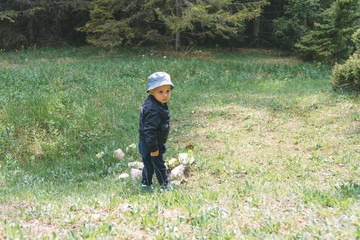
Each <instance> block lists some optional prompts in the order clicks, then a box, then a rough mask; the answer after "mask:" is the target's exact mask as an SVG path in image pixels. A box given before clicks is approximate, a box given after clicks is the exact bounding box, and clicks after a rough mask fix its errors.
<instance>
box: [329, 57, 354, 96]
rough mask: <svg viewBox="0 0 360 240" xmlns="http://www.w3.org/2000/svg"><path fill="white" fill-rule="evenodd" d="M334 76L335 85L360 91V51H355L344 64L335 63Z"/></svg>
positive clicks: (333, 83)
mask: <svg viewBox="0 0 360 240" xmlns="http://www.w3.org/2000/svg"><path fill="white" fill-rule="evenodd" d="M333 76H334V78H333V82H332V85H333V86H335V87H350V88H351V89H354V90H357V91H360V52H359V51H357V52H355V53H354V54H353V55H352V56H351V57H350V58H349V59H348V60H347V61H346V62H345V63H344V64H335V66H334V68H333Z"/></svg>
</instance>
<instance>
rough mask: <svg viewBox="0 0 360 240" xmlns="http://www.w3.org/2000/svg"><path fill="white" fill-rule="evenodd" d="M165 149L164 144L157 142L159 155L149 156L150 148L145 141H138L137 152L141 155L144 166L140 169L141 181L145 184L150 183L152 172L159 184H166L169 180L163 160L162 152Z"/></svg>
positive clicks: (148, 184)
mask: <svg viewBox="0 0 360 240" xmlns="http://www.w3.org/2000/svg"><path fill="white" fill-rule="evenodd" d="M165 151H166V146H165V145H164V144H159V156H156V157H151V156H150V150H149V147H148V145H147V144H146V142H144V141H142V140H140V141H139V152H140V154H141V156H142V161H143V163H144V168H143V170H142V180H141V183H142V184H144V185H147V186H150V185H151V184H152V177H153V175H154V173H155V174H156V178H157V180H158V181H159V183H160V185H166V184H167V183H168V182H169V180H168V177H167V174H166V167H165V160H164V159H163V153H165Z"/></svg>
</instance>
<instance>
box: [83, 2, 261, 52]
mask: <svg viewBox="0 0 360 240" xmlns="http://www.w3.org/2000/svg"><path fill="white" fill-rule="evenodd" d="M266 3H267V1H266V0H261V1H256V2H248V3H246V2H245V3H243V2H242V1H236V0H211V1H206V0H187V1H184V0H148V1H140V0H138V1H131V2H129V1H125V0H122V1H118V0H93V1H92V6H93V8H92V10H91V11H90V21H89V22H88V23H87V24H86V25H85V26H84V27H82V28H80V29H79V30H81V31H84V32H86V34H87V41H88V42H90V43H91V44H94V45H96V46H98V47H114V46H117V45H123V44H131V43H133V41H134V42H138V43H141V42H144V41H156V40H161V41H163V42H165V43H168V42H172V41H175V48H176V50H178V49H179V48H180V41H181V35H182V34H186V35H188V36H193V37H197V38H202V37H215V36H220V37H222V38H224V39H227V38H229V36H231V35H235V34H238V33H239V32H241V30H243V29H244V27H245V24H244V21H245V20H249V19H252V18H255V17H257V16H259V15H260V13H261V10H262V7H263V6H264V5H265V4H266Z"/></svg>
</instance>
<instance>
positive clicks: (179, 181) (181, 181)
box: [170, 178, 187, 186]
mask: <svg viewBox="0 0 360 240" xmlns="http://www.w3.org/2000/svg"><path fill="white" fill-rule="evenodd" d="M184 183H187V180H186V179H185V178H182V179H181V180H174V181H171V182H170V184H172V185H175V186H179V185H181V184H184Z"/></svg>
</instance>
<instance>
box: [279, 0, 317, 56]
mask: <svg viewBox="0 0 360 240" xmlns="http://www.w3.org/2000/svg"><path fill="white" fill-rule="evenodd" d="M321 11H322V9H321V7H320V0H315V1H314V0H306V1H304V0H289V1H287V4H286V5H285V6H284V12H285V13H284V16H282V17H280V18H277V19H275V20H273V24H274V25H273V26H274V35H275V37H276V39H277V41H278V44H279V45H280V47H283V48H287V49H289V48H291V47H293V46H294V44H295V42H297V41H298V40H299V38H300V37H302V36H303V35H304V34H305V33H306V32H307V31H308V30H309V29H311V28H312V26H313V24H314V22H315V20H317V19H318V17H319V15H320V12H321Z"/></svg>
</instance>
